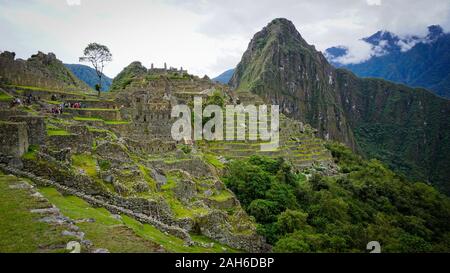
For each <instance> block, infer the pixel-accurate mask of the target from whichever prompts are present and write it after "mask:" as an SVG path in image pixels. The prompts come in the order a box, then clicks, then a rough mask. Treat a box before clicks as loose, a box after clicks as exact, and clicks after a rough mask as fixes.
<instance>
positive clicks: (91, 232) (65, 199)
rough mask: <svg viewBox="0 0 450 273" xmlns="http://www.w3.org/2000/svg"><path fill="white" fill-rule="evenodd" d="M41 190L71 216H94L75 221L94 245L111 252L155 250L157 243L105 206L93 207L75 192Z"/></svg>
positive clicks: (51, 189) (63, 211) (64, 212)
mask: <svg viewBox="0 0 450 273" xmlns="http://www.w3.org/2000/svg"><path fill="white" fill-rule="evenodd" d="M40 192H41V193H42V194H43V195H44V196H45V197H46V198H48V199H49V200H50V201H51V202H52V203H53V204H55V205H56V206H57V207H58V208H59V209H60V210H61V212H62V213H63V214H64V215H66V216H67V217H70V218H71V219H74V220H78V219H94V221H95V222H92V223H89V222H84V223H78V224H77V226H79V227H80V229H81V230H82V231H83V232H85V234H86V238H87V239H88V240H91V241H92V243H93V244H94V246H95V247H96V248H106V249H108V250H109V251H110V252H154V251H155V250H156V249H157V248H158V245H156V244H155V243H154V242H152V241H150V240H145V239H143V238H141V237H140V236H138V235H136V234H135V233H134V232H133V231H132V230H131V229H129V228H127V227H126V226H125V225H124V224H123V223H122V220H120V219H115V218H113V217H112V215H111V213H110V212H109V211H107V210H105V209H104V208H93V207H91V206H90V205H89V204H88V203H86V202H85V201H84V200H82V199H80V198H78V197H75V196H63V195H61V194H60V193H59V192H58V191H56V190H55V189H54V188H42V189H40Z"/></svg>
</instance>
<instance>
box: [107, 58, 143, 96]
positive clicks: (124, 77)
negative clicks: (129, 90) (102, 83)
mask: <svg viewBox="0 0 450 273" xmlns="http://www.w3.org/2000/svg"><path fill="white" fill-rule="evenodd" d="M146 73H147V68H145V67H144V66H143V65H142V64H141V63H140V62H132V63H131V64H130V65H128V66H127V67H125V68H124V69H123V70H122V71H121V72H120V73H119V74H118V75H117V76H116V77H115V78H114V80H113V82H112V84H111V89H110V90H111V91H117V90H122V89H125V88H126V87H127V86H128V85H130V84H131V83H132V82H133V80H134V79H136V78H138V77H140V76H143V75H145V74H146Z"/></svg>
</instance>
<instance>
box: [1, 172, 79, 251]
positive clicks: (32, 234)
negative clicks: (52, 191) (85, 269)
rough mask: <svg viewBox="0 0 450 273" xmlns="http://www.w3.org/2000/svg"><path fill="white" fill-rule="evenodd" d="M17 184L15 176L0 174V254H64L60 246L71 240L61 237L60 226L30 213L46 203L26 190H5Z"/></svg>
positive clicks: (46, 204)
mask: <svg viewBox="0 0 450 273" xmlns="http://www.w3.org/2000/svg"><path fill="white" fill-rule="evenodd" d="M18 182H19V180H18V179H17V178H16V177H13V176H4V175H0V219H1V220H0V252H1V253H7V252H20V253H30V252H64V251H65V250H64V248H61V246H65V245H66V244H67V243H68V242H69V241H70V240H71V239H73V238H71V237H67V236H62V235H61V232H62V231H63V229H64V228H63V227H62V226H59V225H51V224H47V223H43V222H38V221H37V220H38V218H39V217H40V216H39V215H38V214H33V213H31V212H30V210H31V209H37V208H43V207H48V206H49V204H48V203H47V202H39V201H38V200H37V199H34V198H33V197H31V196H30V194H29V192H27V191H26V190H22V189H11V188H9V186H10V185H12V184H16V183H18ZM57 245H60V247H56V248H53V247H54V246H57Z"/></svg>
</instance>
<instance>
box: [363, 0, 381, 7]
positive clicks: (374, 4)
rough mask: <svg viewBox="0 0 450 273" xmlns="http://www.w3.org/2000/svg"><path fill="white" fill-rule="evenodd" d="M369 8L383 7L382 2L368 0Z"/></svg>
mask: <svg viewBox="0 0 450 273" xmlns="http://www.w3.org/2000/svg"><path fill="white" fill-rule="evenodd" d="M366 2H367V5H369V6H381V0H366Z"/></svg>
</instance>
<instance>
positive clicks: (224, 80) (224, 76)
mask: <svg viewBox="0 0 450 273" xmlns="http://www.w3.org/2000/svg"><path fill="white" fill-rule="evenodd" d="M233 74H234V68H232V69H228V70H227V71H225V72H223V73H222V74H220V75H219V76H217V77H215V78H213V81H215V82H220V83H223V84H227V83H228V82H229V81H230V79H231V77H232V76H233Z"/></svg>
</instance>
